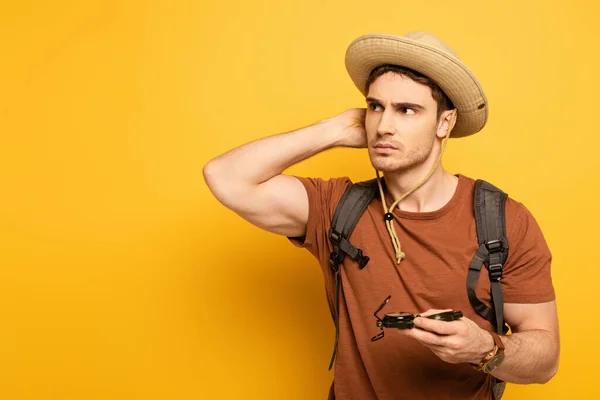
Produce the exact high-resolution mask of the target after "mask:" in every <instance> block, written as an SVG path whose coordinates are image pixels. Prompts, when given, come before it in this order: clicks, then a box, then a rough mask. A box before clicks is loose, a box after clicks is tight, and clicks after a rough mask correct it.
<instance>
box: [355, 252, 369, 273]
mask: <svg viewBox="0 0 600 400" xmlns="http://www.w3.org/2000/svg"><path fill="white" fill-rule="evenodd" d="M369 260H370V258H369V256H365V255H364V254H363V252H362V250H361V249H358V254H357V255H356V262H357V263H358V266H359V267H360V269H363V268H364V267H366V266H367V263H368V262H369Z"/></svg>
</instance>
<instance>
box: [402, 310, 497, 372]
mask: <svg viewBox="0 0 600 400" xmlns="http://www.w3.org/2000/svg"><path fill="white" fill-rule="evenodd" d="M443 311H449V310H428V311H426V312H424V313H422V314H420V315H421V316H420V317H416V318H415V321H414V324H415V327H414V328H412V329H398V332H400V334H402V335H406V336H409V337H412V338H414V339H416V340H417V341H419V342H421V344H423V345H425V346H427V347H428V348H429V349H430V350H431V351H433V352H434V353H435V355H437V356H438V357H439V358H440V359H442V360H443V361H446V362H448V363H451V364H459V363H466V362H468V363H473V364H479V362H480V361H481V360H482V359H483V357H484V356H485V354H487V353H488V352H490V351H491V350H492V349H493V348H494V339H493V338H492V335H490V333H489V332H487V331H485V330H483V329H481V328H480V327H479V326H478V325H477V324H476V323H475V322H473V321H472V320H470V319H468V318H466V317H464V316H463V317H462V318H460V319H458V320H455V321H438V320H433V319H429V318H425V317H426V316H428V315H432V314H436V313H439V312H443Z"/></svg>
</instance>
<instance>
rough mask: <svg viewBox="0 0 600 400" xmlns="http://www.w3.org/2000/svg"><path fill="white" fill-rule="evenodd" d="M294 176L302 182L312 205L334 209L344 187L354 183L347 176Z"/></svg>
mask: <svg viewBox="0 0 600 400" xmlns="http://www.w3.org/2000/svg"><path fill="white" fill-rule="evenodd" d="M296 178H297V179H298V180H299V181H300V182H301V183H302V185H303V186H304V188H305V189H306V193H307V194H308V198H309V203H310V204H311V205H312V206H313V207H317V206H318V207H321V208H323V209H330V210H331V209H334V208H335V206H336V205H337V203H338V202H339V201H340V199H341V198H342V196H343V194H344V192H345V190H346V188H347V187H348V186H349V185H351V184H352V183H354V182H353V181H352V180H351V179H350V178H349V177H347V176H343V177H331V178H323V177H300V176H296Z"/></svg>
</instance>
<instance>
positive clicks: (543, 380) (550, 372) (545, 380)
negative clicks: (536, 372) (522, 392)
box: [538, 360, 558, 384]
mask: <svg viewBox="0 0 600 400" xmlns="http://www.w3.org/2000/svg"><path fill="white" fill-rule="evenodd" d="M557 373H558V360H557V361H556V362H555V363H554V365H552V367H551V368H550V369H549V370H548V371H547V372H546V373H545V374H544V375H542V376H541V377H540V379H539V380H538V383H540V384H544V383H548V382H550V380H552V378H554V376H555V375H556V374H557Z"/></svg>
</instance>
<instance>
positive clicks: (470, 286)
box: [467, 180, 508, 333]
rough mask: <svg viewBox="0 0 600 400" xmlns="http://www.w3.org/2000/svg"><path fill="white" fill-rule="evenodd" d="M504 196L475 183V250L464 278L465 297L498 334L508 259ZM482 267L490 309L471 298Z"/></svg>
mask: <svg viewBox="0 0 600 400" xmlns="http://www.w3.org/2000/svg"><path fill="white" fill-rule="evenodd" d="M507 198H508V195H507V194H506V193H504V192H503V191H502V190H500V189H498V188H497V187H495V186H493V185H492V184H490V183H488V182H486V181H483V180H478V181H476V182H475V190H474V194H473V211H474V213H475V225H476V228H477V241H478V244H479V248H478V249H477V252H476V253H475V255H474V257H473V260H472V261H471V264H470V265H469V272H468V274H467V294H468V296H469V302H470V303H471V305H472V306H473V308H475V310H476V311H477V312H478V313H479V315H481V316H482V317H484V318H485V319H487V320H488V321H490V322H491V323H492V324H493V325H494V327H495V328H496V331H497V332H498V333H506V332H507V331H508V328H507V326H506V324H505V323H504V300H503V297H502V286H501V280H502V268H503V266H504V263H505V262H506V259H507V258H508V240H507V238H506V215H505V205H506V199H507ZM482 265H485V267H486V268H487V270H488V274H489V279H490V291H491V295H492V308H493V309H490V308H488V307H487V306H486V305H485V304H483V303H482V302H481V301H480V300H479V299H478V298H477V295H476V294H475V287H476V286H477V281H478V280H479V273H480V270H481V266H482Z"/></svg>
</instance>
